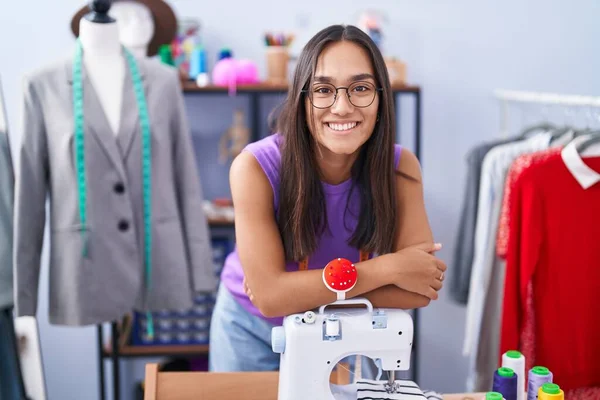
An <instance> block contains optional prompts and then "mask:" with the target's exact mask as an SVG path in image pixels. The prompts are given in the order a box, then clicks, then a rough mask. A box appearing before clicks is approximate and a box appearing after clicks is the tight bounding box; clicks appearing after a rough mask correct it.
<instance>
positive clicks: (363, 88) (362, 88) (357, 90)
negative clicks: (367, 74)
mask: <svg viewBox="0 0 600 400" xmlns="http://www.w3.org/2000/svg"><path fill="white" fill-rule="evenodd" d="M367 90H369V88H368V87H367V86H356V87H355V88H354V91H355V92H366V91H367Z"/></svg>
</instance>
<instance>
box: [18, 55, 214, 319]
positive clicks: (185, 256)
mask: <svg viewBox="0 0 600 400" xmlns="http://www.w3.org/2000/svg"><path fill="white" fill-rule="evenodd" d="M71 63H72V60H71V59H68V60H67V61H66V62H61V63H60V64H58V65H54V66H49V67H47V68H44V69H41V70H38V71H36V72H35V73H32V74H29V76H27V77H26V78H25V87H24V94H25V97H24V120H23V123H24V131H23V134H22V143H21V147H20V152H19V154H18V162H17V171H16V174H15V175H16V185H15V228H14V233H15V236H14V238H15V248H14V262H15V290H16V296H15V298H16V301H15V308H16V312H17V314H18V315H34V314H35V313H36V308H37V293H38V279H39V272H40V254H41V250H42V243H43V236H44V219H45V216H46V212H45V200H46V195H47V194H48V195H49V199H50V207H49V210H50V215H49V222H50V226H49V232H50V234H49V239H50V266H49V276H50V293H49V295H50V301H49V314H50V322H51V323H53V324H62V325H88V324H95V323H99V322H106V321H114V320H116V319H118V318H120V317H122V316H123V315H124V314H125V313H128V312H130V311H132V310H133V309H136V310H140V311H143V310H147V309H150V310H155V311H157V310H167V309H168V310H183V309H187V308H189V307H191V306H192V299H193V292H194V291H208V290H215V289H216V283H217V278H216V276H215V273H214V269H213V263H212V254H211V253H212V252H211V246H210V237H209V232H208V224H207V221H206V217H205V215H204V212H203V209H202V201H203V195H202V191H201V186H200V178H199V175H198V172H197V166H196V162H195V154H194V150H193V147H192V142H191V135H190V132H189V128H188V125H187V118H186V111H185V106H184V102H183V95H182V92H181V87H180V82H179V78H178V75H177V72H176V71H175V69H174V68H172V67H168V66H166V65H163V64H160V63H159V62H158V61H155V60H148V59H145V60H139V67H140V74H141V76H142V79H143V84H144V88H145V92H146V100H147V103H148V113H149V117H150V122H151V127H152V174H153V179H152V187H153V196H152V236H153V248H152V252H153V257H152V287H151V290H150V294H149V296H148V297H147V298H146V296H145V286H144V264H143V238H144V230H143V206H142V205H143V201H142V171H141V165H142V164H141V137H140V134H141V131H140V127H139V123H138V110H137V103H136V100H135V96H134V91H133V85H132V81H131V76H130V75H129V72H127V76H126V81H125V86H124V93H123V95H124V98H123V109H122V117H121V125H120V130H119V132H118V135H117V136H116V137H115V135H114V134H113V133H112V131H111V129H110V127H109V124H108V121H107V119H106V117H105V115H104V112H103V110H102V107H101V105H100V102H99V100H98V98H97V96H96V94H95V91H94V88H93V86H92V84H91V82H90V80H89V78H88V77H87V76H86V72H85V69H84V71H83V79H84V83H83V91H84V115H85V135H86V136H85V143H86V144H85V146H86V150H85V151H86V153H85V155H86V171H87V182H88V221H89V222H88V225H89V229H87V230H86V231H85V232H83V234H84V235H87V237H88V242H89V247H88V251H89V255H88V257H87V258H84V257H83V256H82V244H83V236H84V235H82V230H83V228H82V226H81V224H80V219H79V209H78V192H77V186H76V179H75V177H76V171H75V164H74V157H73V129H74V128H73V111H72V108H73V106H72V94H71V91H72V73H71V72H72V71H71V70H72V67H71Z"/></svg>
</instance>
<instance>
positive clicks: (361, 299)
mask: <svg viewBox="0 0 600 400" xmlns="http://www.w3.org/2000/svg"><path fill="white" fill-rule="evenodd" d="M348 304H361V305H365V306H367V309H368V310H369V312H371V313H372V312H373V304H371V302H370V301H369V300H368V299H366V298H364V297H356V298H354V299H348V300H338V301H335V302H333V303H330V304H324V305H322V306H321V307H319V314H323V311H325V308H327V307H331V306H339V305H348Z"/></svg>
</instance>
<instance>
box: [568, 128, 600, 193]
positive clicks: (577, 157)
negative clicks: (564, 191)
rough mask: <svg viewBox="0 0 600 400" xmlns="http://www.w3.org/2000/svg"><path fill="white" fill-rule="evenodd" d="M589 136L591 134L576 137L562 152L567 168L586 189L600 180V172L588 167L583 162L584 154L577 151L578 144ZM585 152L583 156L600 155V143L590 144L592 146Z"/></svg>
mask: <svg viewBox="0 0 600 400" xmlns="http://www.w3.org/2000/svg"><path fill="white" fill-rule="evenodd" d="M588 138H589V135H587V136H580V137H578V138H575V139H574V140H573V141H572V142H571V143H569V144H568V145H567V146H565V148H564V149H563V150H562V152H561V154H560V155H561V157H562V159H563V161H564V163H565V166H566V167H567V169H568V170H569V171H570V172H571V174H572V175H573V177H574V178H575V179H576V180H577V182H579V184H580V185H581V187H582V188H584V189H588V188H590V187H591V186H593V185H595V184H596V183H598V182H600V174H599V173H597V172H596V171H594V170H593V169H591V168H590V167H588V166H587V164H586V163H585V162H583V159H582V155H581V154H579V153H578V152H577V145H578V144H579V143H581V142H584V141H585V140H586V139H588ZM583 153H584V154H583V157H586V156H588V157H589V156H596V157H597V156H600V145H594V146H590V148H588V149H586V150H585V151H584V152H583Z"/></svg>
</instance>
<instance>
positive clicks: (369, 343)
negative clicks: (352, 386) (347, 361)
mask: <svg viewBox="0 0 600 400" xmlns="http://www.w3.org/2000/svg"><path fill="white" fill-rule="evenodd" d="M348 304H351V305H357V306H361V307H352V308H337V309H333V308H332V309H330V310H328V311H325V310H326V309H327V308H328V307H331V306H335V305H348ZM365 306H366V308H365ZM412 341H413V321H412V318H411V316H410V314H409V313H407V312H406V311H403V310H398V309H387V308H386V309H375V310H373V305H372V304H371V302H370V301H369V300H367V299H364V298H356V299H350V300H339V301H336V302H334V303H331V304H329V305H325V306H321V307H320V308H319V311H318V313H315V312H313V311H308V312H305V313H304V314H293V315H290V316H288V317H286V318H285V319H284V321H283V326H278V327H275V328H273V330H272V338H271V344H272V348H273V351H274V352H276V353H279V354H281V363H280V370H279V394H278V399H279V400H307V399H310V400H330V399H334V397H333V394H332V393H331V388H330V384H329V377H330V375H331V371H332V369H333V367H334V366H335V365H336V364H337V363H338V361H340V360H342V359H343V358H345V357H347V356H349V355H354V354H360V355H364V356H368V357H371V358H372V359H374V360H377V359H379V361H380V362H381V367H382V369H383V370H385V371H388V376H389V380H388V383H387V385H386V390H388V391H392V392H393V391H395V389H396V387H395V382H394V381H395V378H394V376H395V371H406V370H408V369H409V368H410V355H411V348H412Z"/></svg>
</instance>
